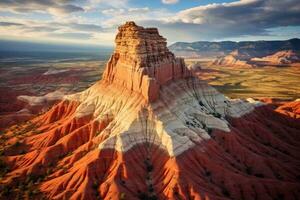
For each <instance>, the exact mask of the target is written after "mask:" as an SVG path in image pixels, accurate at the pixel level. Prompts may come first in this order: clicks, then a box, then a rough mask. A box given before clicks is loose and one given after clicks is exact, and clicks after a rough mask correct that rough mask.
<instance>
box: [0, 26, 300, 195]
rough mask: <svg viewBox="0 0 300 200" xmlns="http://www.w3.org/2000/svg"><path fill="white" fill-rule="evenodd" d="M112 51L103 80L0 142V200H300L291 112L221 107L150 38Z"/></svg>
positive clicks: (150, 34)
mask: <svg viewBox="0 0 300 200" xmlns="http://www.w3.org/2000/svg"><path fill="white" fill-rule="evenodd" d="M115 42H116V47H115V51H114V53H113V54H112V56H111V58H110V59H109V61H108V63H107V66H106V70H105V72H104V74H103V77H102V80H100V81H99V82H97V83H95V84H94V85H93V86H92V87H90V88H89V89H87V90H85V91H83V92H80V93H77V94H73V95H68V96H64V97H63V99H62V100H61V101H60V102H59V103H58V104H56V105H55V106H53V108H51V109H50V110H49V111H47V112H46V113H44V114H41V115H39V116H37V117H36V118H34V119H32V120H30V121H28V122H26V123H24V124H21V125H18V126H13V127H11V128H9V129H8V130H7V131H6V132H5V133H4V134H3V135H1V140H0V141H1V145H2V146H3V147H4V149H3V151H2V156H1V176H2V178H1V182H0V186H1V197H0V198H1V199H17V198H21V199H22V198H27V199H106V200H108V199H130V200H135V199H195V200H200V199H212V200H214V199H249V200H250V199H264V200H269V199H299V198H300V183H299V181H300V170H299V167H300V135H299V134H300V123H299V122H300V121H299V119H300V110H299V109H300V101H294V102H289V103H287V104H283V105H281V106H279V107H278V106H277V107H276V106H274V105H273V104H268V103H263V102H258V101H254V100H252V99H249V100H240V99H229V98H227V97H225V96H224V95H222V94H221V93H219V92H218V91H216V90H215V89H214V88H212V87H210V86H209V85H207V84H206V83H205V82H203V81H200V80H199V79H197V78H196V77H194V76H193V74H192V73H191V72H190V71H189V70H188V69H187V67H186V66H185V63H184V60H182V59H180V58H176V57H175V56H174V55H173V54H172V53H171V52H170V51H169V50H168V48H167V43H166V39H165V38H163V37H162V36H160V35H159V33H158V30H157V29H156V28H143V27H140V26H137V25H136V24H135V23H134V22H127V23H126V24H124V25H122V26H120V27H119V32H118V34H117V36H116V39H115Z"/></svg>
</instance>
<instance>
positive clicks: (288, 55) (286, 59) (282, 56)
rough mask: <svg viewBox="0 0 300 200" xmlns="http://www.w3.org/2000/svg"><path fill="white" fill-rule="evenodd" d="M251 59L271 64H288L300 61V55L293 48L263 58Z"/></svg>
mask: <svg viewBox="0 0 300 200" xmlns="http://www.w3.org/2000/svg"><path fill="white" fill-rule="evenodd" d="M251 61H256V62H263V63H265V64H270V65H288V64H292V63H299V62H300V57H299V55H298V54H297V53H295V52H294V51H292V50H286V51H278V52H276V53H274V54H272V55H269V56H265V57H262V58H252V59H251Z"/></svg>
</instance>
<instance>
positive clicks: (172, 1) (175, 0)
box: [161, 0, 179, 4]
mask: <svg viewBox="0 0 300 200" xmlns="http://www.w3.org/2000/svg"><path fill="white" fill-rule="evenodd" d="M161 2H162V3H164V4H175V3H178V2H179V0H162V1H161Z"/></svg>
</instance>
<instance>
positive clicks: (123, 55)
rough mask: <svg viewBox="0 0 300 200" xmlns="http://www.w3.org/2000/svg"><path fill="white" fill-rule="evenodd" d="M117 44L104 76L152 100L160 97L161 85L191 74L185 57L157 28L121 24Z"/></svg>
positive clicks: (106, 80) (108, 80)
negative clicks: (177, 54) (170, 47)
mask: <svg viewBox="0 0 300 200" xmlns="http://www.w3.org/2000/svg"><path fill="white" fill-rule="evenodd" d="M115 43H116V48H115V51H114V53H113V55H112V56H111V58H110V60H109V62H108V63H107V67H106V70H105V72H104V75H103V81H104V82H107V83H108V84H116V85H119V86H122V87H126V88H127V89H129V90H132V91H135V92H138V93H141V94H142V95H143V96H144V97H145V98H146V99H147V100H148V101H150V102H151V101H155V100H156V99H158V96H159V88H160V86H161V85H164V84H165V83H167V82H168V81H171V80H175V79H179V78H185V77H188V76H190V72H189V71H188V70H187V69H186V67H185V65H184V61H183V59H181V58H175V56H174V54H173V53H171V52H170V51H169V50H168V48H167V42H166V39H165V38H163V37H162V36H160V35H159V33H158V30H157V29H156V28H143V27H140V26H137V25H136V24H135V23H134V22H127V23H126V24H124V25H122V26H120V27H119V32H118V34H117V36H116V39H115Z"/></svg>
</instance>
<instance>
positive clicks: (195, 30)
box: [0, 0, 300, 46]
mask: <svg viewBox="0 0 300 200" xmlns="http://www.w3.org/2000/svg"><path fill="white" fill-rule="evenodd" d="M126 21H135V22H136V23H137V24H138V25H141V26H145V27H157V28H159V32H160V33H161V35H163V36H164V37H166V38H167V40H168V43H169V44H171V43H174V42H177V41H181V42H192V41H204V40H205V41H221V40H233V41H244V40H284V39H289V38H295V37H299V36H300V1H299V0H0V39H2V40H14V41H15V40H17V41H18V40H20V41H31V42H44V43H60V44H65V43H66V44H67V43H72V44H80V45H103V46H113V44H114V37H115V34H116V31H117V27H118V26H119V25H121V24H123V23H125V22H126Z"/></svg>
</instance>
